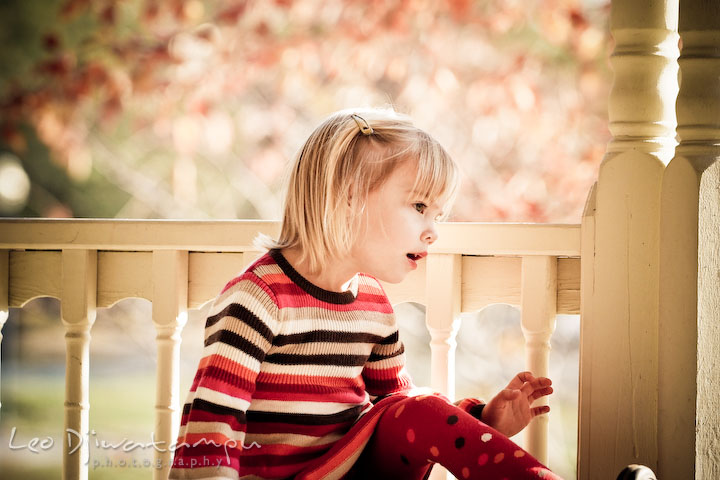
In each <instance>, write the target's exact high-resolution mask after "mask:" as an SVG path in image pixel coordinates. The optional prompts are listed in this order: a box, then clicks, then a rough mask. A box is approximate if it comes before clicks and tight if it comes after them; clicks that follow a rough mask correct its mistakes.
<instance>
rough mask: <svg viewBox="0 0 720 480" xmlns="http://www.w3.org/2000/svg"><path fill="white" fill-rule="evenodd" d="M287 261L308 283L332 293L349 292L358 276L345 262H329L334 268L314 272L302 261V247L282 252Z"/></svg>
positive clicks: (285, 249) (290, 248)
mask: <svg viewBox="0 0 720 480" xmlns="http://www.w3.org/2000/svg"><path fill="white" fill-rule="evenodd" d="M280 253H282V255H283V257H285V260H287V261H288V263H289V264H290V265H292V267H293V268H294V269H295V270H296V271H297V272H298V273H299V274H300V275H302V276H303V277H304V278H305V279H306V280H307V281H308V282H310V283H312V284H313V285H315V286H317V287H320V288H322V289H324V290H329V291H331V292H345V291H347V290H348V288H349V286H350V283H351V281H352V279H353V277H354V276H355V275H356V274H357V271H355V270H354V269H353V268H352V266H350V265H348V263H347V262H343V261H332V262H328V263H327V264H328V265H332V267H327V268H322V269H320V270H319V271H317V272H312V271H311V270H310V267H309V265H308V264H307V262H305V261H302V262H301V261H300V258H301V257H302V250H301V249H300V247H289V248H283V249H282V250H280Z"/></svg>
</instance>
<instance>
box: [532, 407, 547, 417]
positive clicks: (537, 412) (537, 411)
mask: <svg viewBox="0 0 720 480" xmlns="http://www.w3.org/2000/svg"><path fill="white" fill-rule="evenodd" d="M549 411H550V407H549V406H547V405H543V406H541V407H534V408H532V409H531V412H532V416H533V417H537V416H538V415H542V414H544V413H548V412H549Z"/></svg>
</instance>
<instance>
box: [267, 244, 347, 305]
mask: <svg viewBox="0 0 720 480" xmlns="http://www.w3.org/2000/svg"><path fill="white" fill-rule="evenodd" d="M268 253H269V254H270V257H272V259H273V260H275V262H276V263H277V264H278V266H279V267H280V269H281V270H282V271H283V273H284V274H285V275H287V276H288V277H289V278H290V280H292V281H293V282H294V283H295V284H296V285H297V286H298V287H300V288H301V289H303V290H304V291H305V292H306V293H307V294H308V295H310V296H312V297H315V298H317V299H318V300H322V301H323V302H327V303H333V304H336V305H347V304H349V303H353V302H354V301H355V299H356V298H357V292H358V276H357V275H355V276H354V277H353V279H352V280H351V281H350V289H349V290H346V291H344V292H333V291H331V290H325V289H324V288H321V287H318V286H317V285H315V284H314V283H312V282H310V281H309V280H308V279H306V278H305V277H303V276H302V275H300V273H299V272H298V271H297V270H295V268H293V266H292V265H290V262H288V261H287V259H286V258H285V256H283V254H282V253H280V250H278V249H273V250H270V251H269V252H268Z"/></svg>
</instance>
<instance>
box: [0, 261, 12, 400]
mask: <svg viewBox="0 0 720 480" xmlns="http://www.w3.org/2000/svg"><path fill="white" fill-rule="evenodd" d="M9 303H10V252H9V251H7V250H0V349H2V339H3V335H2V329H3V327H4V326H5V322H6V321H7V319H8V315H9V314H10V309H9V307H8V305H9ZM1 357H2V356H1V355H0V358H1ZM0 385H2V383H1V382H0ZM0 408H2V395H0Z"/></svg>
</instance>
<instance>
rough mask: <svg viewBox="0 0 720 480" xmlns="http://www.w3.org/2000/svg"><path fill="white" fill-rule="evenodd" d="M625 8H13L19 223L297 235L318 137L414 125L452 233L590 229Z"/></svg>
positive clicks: (7, 189)
mask: <svg viewBox="0 0 720 480" xmlns="http://www.w3.org/2000/svg"><path fill="white" fill-rule="evenodd" d="M608 4H609V1H608V0H592V1H591V0H542V1H539V0H534V1H527V0H487V1H470V0H437V1H430V0H344V1H318V0H274V1H254V0H240V1H238V0H229V1H223V2H211V1H203V0H155V1H152V0H120V1H116V0H93V1H91V0H4V1H3V2H1V3H0V40H1V43H0V45H2V46H0V106H1V116H0V133H1V136H0V214H1V215H6V216H7V215H14V216H79V217H88V216H91V217H124V218H279V213H280V202H281V190H282V184H283V182H282V180H283V173H284V169H285V165H286V164H287V162H289V161H290V159H291V158H292V156H293V154H294V153H295V151H296V150H297V149H298V148H299V147H300V145H301V143H302V141H303V140H304V139H305V137H306V136H307V135H308V134H309V133H310V131H311V130H312V128H314V126H315V125H317V123H318V122H319V121H321V119H322V118H324V117H325V116H326V115H328V114H329V113H331V112H333V111H335V110H337V109H340V108H347V107H351V106H366V105H381V106H382V105H387V104H391V105H393V106H394V107H395V108H396V109H398V110H400V111H403V112H405V113H408V114H410V115H411V116H412V117H413V118H414V119H415V121H416V123H417V124H418V125H420V126H421V127H423V128H425V129H426V130H428V131H429V132H430V133H431V134H433V135H434V136H436V137H437V138H438V139H440V141H441V142H442V143H443V144H444V145H445V146H446V148H447V149H448V150H449V151H450V153H451V154H452V155H453V156H454V158H455V159H456V160H457V162H458V163H459V164H460V165H461V168H462V170H463V173H464V183H463V187H462V190H461V193H460V196H459V198H458V201H457V204H456V206H455V209H454V212H453V216H452V217H451V220H456V221H534V222H572V223H577V222H578V221H579V219H580V213H581V211H582V207H583V203H584V201H585V197H586V195H587V192H588V190H589V188H590V186H591V184H592V182H593V181H594V179H595V177H596V175H597V170H598V166H599V163H600V160H601V157H602V155H603V153H604V149H605V145H606V143H607V141H608V140H609V133H608V131H607V114H606V111H607V97H608V92H609V87H610V79H611V75H610V72H609V69H608V67H607V56H608V48H609V39H608V37H609V35H608V28H607V25H606V23H607V19H608V14H609V11H608V9H609V6H608Z"/></svg>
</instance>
